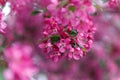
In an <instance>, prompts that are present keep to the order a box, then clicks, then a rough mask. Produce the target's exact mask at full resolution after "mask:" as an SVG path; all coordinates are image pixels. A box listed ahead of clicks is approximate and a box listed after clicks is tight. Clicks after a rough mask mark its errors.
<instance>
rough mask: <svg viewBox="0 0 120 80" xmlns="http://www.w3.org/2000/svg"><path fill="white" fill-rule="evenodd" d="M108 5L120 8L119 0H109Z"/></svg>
mask: <svg viewBox="0 0 120 80" xmlns="http://www.w3.org/2000/svg"><path fill="white" fill-rule="evenodd" d="M108 5H109V7H110V8H120V0H109V1H108Z"/></svg>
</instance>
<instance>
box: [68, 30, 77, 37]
mask: <svg viewBox="0 0 120 80" xmlns="http://www.w3.org/2000/svg"><path fill="white" fill-rule="evenodd" d="M69 35H70V36H74V37H75V36H77V35H78V32H77V30H72V31H71V32H70V33H69Z"/></svg>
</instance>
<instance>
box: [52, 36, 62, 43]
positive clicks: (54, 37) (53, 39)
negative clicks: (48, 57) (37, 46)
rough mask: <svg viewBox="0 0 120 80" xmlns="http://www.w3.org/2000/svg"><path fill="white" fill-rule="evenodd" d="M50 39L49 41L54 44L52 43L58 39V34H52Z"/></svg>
mask: <svg viewBox="0 0 120 80" xmlns="http://www.w3.org/2000/svg"><path fill="white" fill-rule="evenodd" d="M50 39H51V43H52V44H54V43H56V42H58V41H60V35H52V36H51V37H50Z"/></svg>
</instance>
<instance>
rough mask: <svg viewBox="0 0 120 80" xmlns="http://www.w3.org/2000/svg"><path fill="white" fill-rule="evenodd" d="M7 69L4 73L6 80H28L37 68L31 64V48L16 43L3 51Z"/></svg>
mask: <svg viewBox="0 0 120 80" xmlns="http://www.w3.org/2000/svg"><path fill="white" fill-rule="evenodd" d="M4 53H5V56H6V60H7V62H8V67H9V68H8V69H7V70H6V71H5V72H4V75H5V78H6V80H30V79H31V78H32V76H33V75H34V74H35V72H36V70H37V68H36V67H35V65H34V64H33V60H32V58H31V56H32V47H31V46H30V45H27V44H23V43H19V42H16V43H14V44H12V45H11V46H10V47H8V48H6V49H5V52H4Z"/></svg>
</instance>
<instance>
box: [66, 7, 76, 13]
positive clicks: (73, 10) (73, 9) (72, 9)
mask: <svg viewBox="0 0 120 80" xmlns="http://www.w3.org/2000/svg"><path fill="white" fill-rule="evenodd" d="M68 10H69V11H72V12H75V10H76V6H69V7H68Z"/></svg>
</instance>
